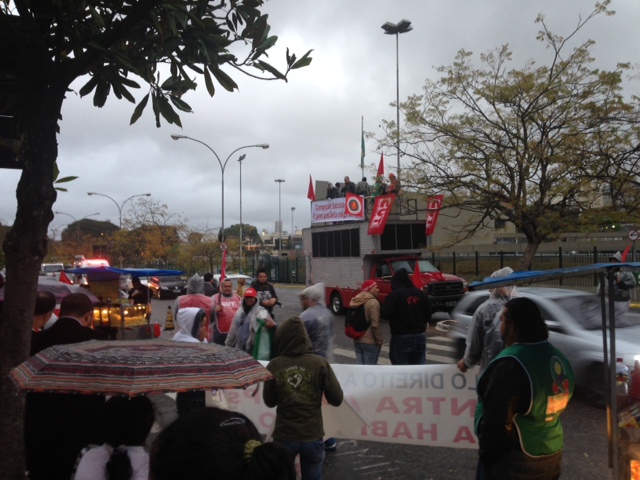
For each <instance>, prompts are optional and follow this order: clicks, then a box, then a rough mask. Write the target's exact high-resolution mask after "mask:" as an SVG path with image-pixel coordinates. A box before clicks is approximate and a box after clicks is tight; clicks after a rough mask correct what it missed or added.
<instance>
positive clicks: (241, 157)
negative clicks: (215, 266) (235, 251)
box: [238, 155, 246, 273]
mask: <svg viewBox="0 0 640 480" xmlns="http://www.w3.org/2000/svg"><path fill="white" fill-rule="evenodd" d="M245 158H246V155H240V158H238V163H239V164H240V273H244V270H243V269H242V240H243V238H242V161H243V160H244V159H245Z"/></svg>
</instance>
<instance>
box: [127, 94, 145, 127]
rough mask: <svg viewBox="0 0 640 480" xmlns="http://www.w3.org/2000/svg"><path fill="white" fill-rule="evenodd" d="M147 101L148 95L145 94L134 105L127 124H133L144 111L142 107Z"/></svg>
mask: <svg viewBox="0 0 640 480" xmlns="http://www.w3.org/2000/svg"><path fill="white" fill-rule="evenodd" d="M148 101H149V95H145V96H144V97H143V98H142V100H140V103H139V104H138V105H137V106H136V108H135V110H134V111H133V115H131V120H130V121H129V125H133V124H134V123H136V122H137V121H138V119H139V118H140V116H141V115H142V112H144V109H145V107H146V106H147V102H148Z"/></svg>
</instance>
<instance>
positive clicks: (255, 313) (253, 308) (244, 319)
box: [224, 287, 276, 355]
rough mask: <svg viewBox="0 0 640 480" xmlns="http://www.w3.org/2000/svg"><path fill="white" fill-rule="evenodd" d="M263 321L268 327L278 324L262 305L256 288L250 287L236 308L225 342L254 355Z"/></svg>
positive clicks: (229, 345)
mask: <svg viewBox="0 0 640 480" xmlns="http://www.w3.org/2000/svg"><path fill="white" fill-rule="evenodd" d="M261 323H263V324H264V326H265V327H266V328H275V326H276V322H274V321H273V320H272V319H271V317H270V316H269V312H267V309H266V308H264V307H261V306H260V302H258V292H256V289H255V288H253V287H249V288H247V290H246V292H244V299H243V300H242V305H240V308H238V310H236V313H235V315H234V316H233V320H231V327H230V328H229V333H228V334H227V339H226V340H225V342H224V344H225V345H226V346H227V347H233V348H239V349H240V350H244V351H245V352H247V353H249V354H250V355H252V354H253V342H254V341H255V337H256V332H257V331H258V328H259V327H260V325H261Z"/></svg>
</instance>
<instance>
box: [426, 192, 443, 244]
mask: <svg viewBox="0 0 640 480" xmlns="http://www.w3.org/2000/svg"><path fill="white" fill-rule="evenodd" d="M443 199H444V195H435V196H433V197H429V198H427V220H426V223H425V229H424V234H425V235H426V236H427V237H428V236H429V235H433V232H434V231H435V230H436V223H437V222H438V215H440V209H441V208H442V200H443Z"/></svg>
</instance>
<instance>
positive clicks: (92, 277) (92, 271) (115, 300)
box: [66, 267, 183, 340]
mask: <svg viewBox="0 0 640 480" xmlns="http://www.w3.org/2000/svg"><path fill="white" fill-rule="evenodd" d="M66 272H67V273H70V274H75V275H85V276H86V277H87V280H88V285H87V287H88V288H89V289H90V290H91V292H92V293H93V294H94V295H95V296H96V297H98V298H99V299H100V301H101V302H102V305H101V306H97V307H96V308H95V309H94V319H93V322H94V328H96V329H98V330H102V331H103V332H105V333H106V334H107V337H108V338H109V339H112V340H115V339H116V338H119V339H121V340H125V339H141V338H152V336H153V332H152V331H151V325H150V318H151V294H150V292H149V295H148V297H147V302H146V303H137V304H134V303H133V302H132V301H131V300H130V299H129V298H128V293H127V286H126V279H127V278H129V277H139V278H148V277H151V276H166V275H182V274H183V272H181V271H179V270H160V269H151V268H115V267H83V268H74V269H71V270H66Z"/></svg>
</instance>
